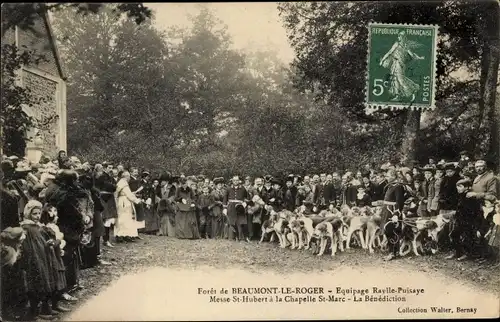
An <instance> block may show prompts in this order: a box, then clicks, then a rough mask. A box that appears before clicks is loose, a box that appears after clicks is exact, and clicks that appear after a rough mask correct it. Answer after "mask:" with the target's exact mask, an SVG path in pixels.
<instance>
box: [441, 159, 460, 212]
mask: <svg viewBox="0 0 500 322" xmlns="http://www.w3.org/2000/svg"><path fill="white" fill-rule="evenodd" d="M444 170H445V176H444V177H443V181H442V182H441V189H439V209H440V211H441V212H450V211H455V210H456V209H457V204H458V191H457V182H458V180H460V176H459V175H458V173H457V169H456V168H455V165H454V164H453V163H448V164H446V165H445V166H444Z"/></svg>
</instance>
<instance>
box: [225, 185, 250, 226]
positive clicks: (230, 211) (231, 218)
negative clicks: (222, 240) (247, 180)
mask: <svg viewBox="0 0 500 322" xmlns="http://www.w3.org/2000/svg"><path fill="white" fill-rule="evenodd" d="M248 199H249V198H248V192H247V190H246V189H245V188H244V187H243V186H238V187H229V188H228V189H227V190H226V194H225V196H224V201H223V203H224V204H225V205H226V206H227V219H228V223H229V224H230V225H233V226H234V225H237V224H240V225H246V224H247V218H246V215H245V213H244V212H243V214H242V215H240V216H238V212H237V211H236V206H237V205H238V204H241V203H243V202H245V201H247V200H248ZM235 200H238V201H239V202H234V201H235Z"/></svg>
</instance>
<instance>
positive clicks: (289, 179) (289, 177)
mask: <svg viewBox="0 0 500 322" xmlns="http://www.w3.org/2000/svg"><path fill="white" fill-rule="evenodd" d="M294 178H295V176H294V175H293V174H289V175H288V177H286V181H291V182H293V179H294Z"/></svg>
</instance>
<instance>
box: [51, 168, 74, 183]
mask: <svg viewBox="0 0 500 322" xmlns="http://www.w3.org/2000/svg"><path fill="white" fill-rule="evenodd" d="M77 179H78V173H77V172H76V171H74V170H70V169H63V170H61V171H60V172H59V173H58V174H57V175H56V180H57V181H60V182H66V183H69V182H73V181H75V180H77Z"/></svg>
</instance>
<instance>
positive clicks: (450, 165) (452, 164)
mask: <svg viewBox="0 0 500 322" xmlns="http://www.w3.org/2000/svg"><path fill="white" fill-rule="evenodd" d="M443 168H444V169H445V170H456V169H457V166H456V164H455V162H448V163H445V164H444V165H443Z"/></svg>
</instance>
